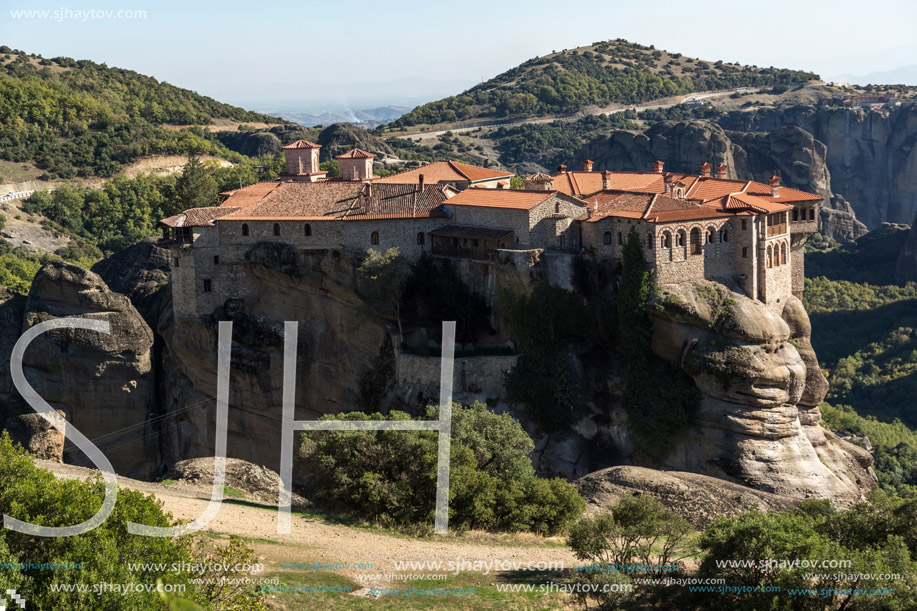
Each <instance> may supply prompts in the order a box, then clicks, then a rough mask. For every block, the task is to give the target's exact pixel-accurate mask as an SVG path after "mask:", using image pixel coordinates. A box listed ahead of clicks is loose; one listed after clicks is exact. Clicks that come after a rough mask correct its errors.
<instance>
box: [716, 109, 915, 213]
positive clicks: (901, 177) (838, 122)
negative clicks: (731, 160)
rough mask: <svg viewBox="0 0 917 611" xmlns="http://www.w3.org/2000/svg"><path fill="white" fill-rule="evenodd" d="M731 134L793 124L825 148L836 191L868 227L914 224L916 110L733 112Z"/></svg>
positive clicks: (725, 122)
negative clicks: (734, 131)
mask: <svg viewBox="0 0 917 611" xmlns="http://www.w3.org/2000/svg"><path fill="white" fill-rule="evenodd" d="M719 124H720V125H722V126H723V127H724V128H725V129H728V130H737V131H738V130H741V131H746V132H750V131H765V132H772V131H775V130H778V129H781V128H783V127H784V126H788V125H792V126H797V127H801V128H802V129H804V130H806V131H807V132H809V133H811V134H812V135H813V136H814V137H815V138H816V139H817V140H818V141H820V142H823V143H824V144H825V147H826V149H825V164H826V165H827V167H828V170H829V171H830V172H831V188H832V190H833V191H834V192H835V193H843V194H844V196H845V197H846V198H847V199H848V200H849V201H850V202H851V205H852V206H853V210H854V211H855V212H856V216H857V218H858V219H859V220H860V221H862V222H863V223H865V224H866V226H867V227H869V228H871V229H872V228H875V227H877V226H878V225H879V224H880V223H882V222H891V223H910V222H911V221H912V220H913V219H914V216H915V215H917V149H915V146H914V143H915V134H917V106H914V105H913V104H906V105H903V106H900V107H898V108H893V109H890V110H881V111H879V110H866V109H862V108H836V107H828V106H822V107H817V108H816V107H814V106H804V105H803V106H789V107H777V108H759V109H756V110H752V111H747V112H744V111H737V112H732V113H729V114H728V115H726V116H725V117H722V118H721V119H719Z"/></svg>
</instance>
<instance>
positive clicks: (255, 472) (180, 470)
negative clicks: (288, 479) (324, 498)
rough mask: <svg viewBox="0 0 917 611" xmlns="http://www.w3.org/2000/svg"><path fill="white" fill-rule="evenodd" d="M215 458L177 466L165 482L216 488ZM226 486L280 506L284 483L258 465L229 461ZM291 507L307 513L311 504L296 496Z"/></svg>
mask: <svg viewBox="0 0 917 611" xmlns="http://www.w3.org/2000/svg"><path fill="white" fill-rule="evenodd" d="M213 465H214V458H213V456H208V457H205V458H190V459H188V460H182V461H180V462H177V463H175V465H174V466H173V467H172V469H171V470H170V471H169V472H168V473H166V475H165V477H164V478H163V479H165V480H170V479H172V480H176V481H179V482H187V483H189V484H204V485H212V484H213ZM223 483H224V485H226V486H232V487H233V488H236V489H238V490H242V491H244V492H247V493H248V494H250V495H251V496H253V497H255V498H256V499H258V500H260V501H264V502H266V503H271V504H272V505H276V504H277V496H278V494H279V493H280V488H281V487H282V486H283V483H282V482H281V480H280V476H279V475H278V474H277V472H275V471H271V470H270V469H267V468H265V467H262V466H261V465H254V464H252V463H250V462H246V461H244V460H239V459H238V458H227V459H226V471H225V477H224V480H223ZM291 506H292V507H294V508H298V509H305V508H307V507H308V506H309V502H308V501H307V500H306V499H304V498H303V497H301V496H299V495H298V494H295V493H293V494H292V502H291Z"/></svg>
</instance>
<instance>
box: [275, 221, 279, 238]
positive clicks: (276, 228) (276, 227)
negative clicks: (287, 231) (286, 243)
mask: <svg viewBox="0 0 917 611" xmlns="http://www.w3.org/2000/svg"><path fill="white" fill-rule="evenodd" d="M274 235H275V236H279V235H280V223H274Z"/></svg>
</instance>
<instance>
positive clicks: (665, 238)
mask: <svg viewBox="0 0 917 611" xmlns="http://www.w3.org/2000/svg"><path fill="white" fill-rule="evenodd" d="M662 247H663V248H671V247H672V237H671V235H670V234H669V232H668V231H666V232H665V233H664V234H662Z"/></svg>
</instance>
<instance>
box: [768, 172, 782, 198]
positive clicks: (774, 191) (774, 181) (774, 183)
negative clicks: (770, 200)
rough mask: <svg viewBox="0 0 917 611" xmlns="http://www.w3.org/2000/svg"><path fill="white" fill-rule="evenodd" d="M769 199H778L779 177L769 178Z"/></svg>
mask: <svg viewBox="0 0 917 611" xmlns="http://www.w3.org/2000/svg"><path fill="white" fill-rule="evenodd" d="M770 184H771V197H780V177H779V176H771V179H770Z"/></svg>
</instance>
